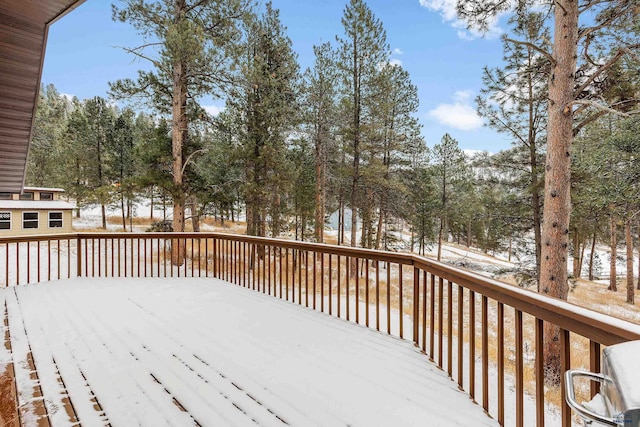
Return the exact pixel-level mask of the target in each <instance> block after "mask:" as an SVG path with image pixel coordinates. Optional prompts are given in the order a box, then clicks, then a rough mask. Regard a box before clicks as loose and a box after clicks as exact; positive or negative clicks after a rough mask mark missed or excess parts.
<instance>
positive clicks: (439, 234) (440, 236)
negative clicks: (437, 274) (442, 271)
mask: <svg viewBox="0 0 640 427" xmlns="http://www.w3.org/2000/svg"><path fill="white" fill-rule="evenodd" d="M443 233H444V216H441V217H440V229H439V230H438V257H437V259H438V261H440V260H441V259H442V234H443Z"/></svg>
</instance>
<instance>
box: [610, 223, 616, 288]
mask: <svg viewBox="0 0 640 427" xmlns="http://www.w3.org/2000/svg"><path fill="white" fill-rule="evenodd" d="M617 233H618V227H617V226H616V217H615V216H614V215H613V214H611V264H610V268H609V290H610V291H613V292H617V291H618V284H617V282H616V279H617V272H616V261H617V260H618V240H617V236H616V234H617Z"/></svg>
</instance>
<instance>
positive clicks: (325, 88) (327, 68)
mask: <svg viewBox="0 0 640 427" xmlns="http://www.w3.org/2000/svg"><path fill="white" fill-rule="evenodd" d="M313 52H314V54H315V58H316V59H315V63H314V66H313V68H312V69H309V70H307V72H306V73H305V81H306V85H305V86H306V91H305V93H306V100H305V104H306V113H307V119H306V121H307V122H308V123H309V127H310V129H309V133H310V135H311V138H312V141H313V145H314V152H315V154H314V163H315V184H316V188H315V208H314V236H315V240H316V242H319V243H323V242H324V219H325V215H326V214H325V211H326V206H327V187H328V184H329V183H328V176H327V173H328V168H329V152H330V151H332V149H334V146H335V143H336V135H335V133H336V132H335V127H336V122H337V121H338V115H337V114H336V110H337V106H336V85H337V70H336V67H335V58H334V52H333V50H332V48H331V45H330V44H329V43H324V44H322V45H320V46H314V47H313Z"/></svg>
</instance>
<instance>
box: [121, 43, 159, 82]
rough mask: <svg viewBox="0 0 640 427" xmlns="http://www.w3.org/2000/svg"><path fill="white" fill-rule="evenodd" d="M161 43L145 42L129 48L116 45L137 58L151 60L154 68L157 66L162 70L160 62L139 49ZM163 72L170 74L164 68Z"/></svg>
mask: <svg viewBox="0 0 640 427" xmlns="http://www.w3.org/2000/svg"><path fill="white" fill-rule="evenodd" d="M161 45H162V43H147V44H144V45H142V46H138V47H134V48H130V47H122V46H118V47H120V49H122V50H124V51H125V52H127V53H131V54H133V55H135V56H137V57H138V58H141V59H144V60H146V61H149V62H151V63H152V64H153V65H154V66H155V67H156V68H158V69H159V70H164V67H163V66H162V63H161V62H159V61H157V60H155V59H153V58H151V57H149V56H147V55H145V54H143V53H142V52H141V51H142V50H143V49H145V48H147V47H150V46H161ZM164 72H166V73H169V74H171V73H170V72H168V71H167V70H164Z"/></svg>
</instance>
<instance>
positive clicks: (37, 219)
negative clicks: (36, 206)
mask: <svg viewBox="0 0 640 427" xmlns="http://www.w3.org/2000/svg"><path fill="white" fill-rule="evenodd" d="M26 214H36V219H27V220H25V219H24V216H25V215H26ZM25 221H29V222H33V221H36V225H37V226H36V227H25V226H24V223H25ZM39 228H40V212H38V211H25V212H22V229H23V230H37V229H39Z"/></svg>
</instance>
